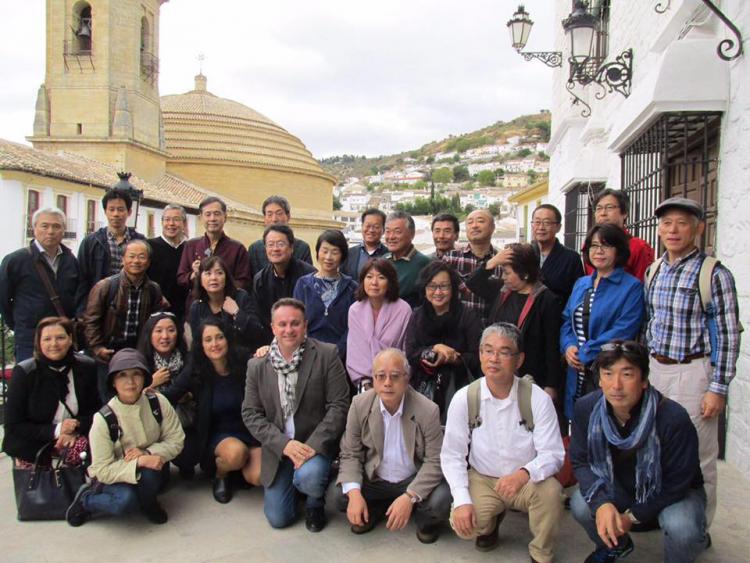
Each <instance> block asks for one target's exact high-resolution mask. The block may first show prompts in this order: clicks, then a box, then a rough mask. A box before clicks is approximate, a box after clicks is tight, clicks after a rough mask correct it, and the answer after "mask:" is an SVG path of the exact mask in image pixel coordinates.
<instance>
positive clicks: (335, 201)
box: [333, 196, 341, 211]
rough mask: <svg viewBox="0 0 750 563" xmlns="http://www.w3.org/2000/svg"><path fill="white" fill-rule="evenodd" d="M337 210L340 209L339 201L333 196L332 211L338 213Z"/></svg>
mask: <svg viewBox="0 0 750 563" xmlns="http://www.w3.org/2000/svg"><path fill="white" fill-rule="evenodd" d="M339 209H341V200H340V199H339V198H338V196H333V210H334V211H338V210H339Z"/></svg>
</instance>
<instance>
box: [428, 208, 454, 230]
mask: <svg viewBox="0 0 750 563" xmlns="http://www.w3.org/2000/svg"><path fill="white" fill-rule="evenodd" d="M447 221H450V222H451V223H453V230H454V231H456V234H458V233H460V232H461V224H460V223H459V222H458V217H456V216H455V215H453V214H452V213H440V214H438V215H435V217H434V218H433V219H432V224H431V225H430V230H432V229H434V228H435V223H438V222H447Z"/></svg>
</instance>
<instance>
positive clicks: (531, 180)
mask: <svg viewBox="0 0 750 563" xmlns="http://www.w3.org/2000/svg"><path fill="white" fill-rule="evenodd" d="M526 176H527V178H528V179H529V184H536V181H537V179H538V178H539V174H537V172H536V170H529V171H528V172H527V173H526Z"/></svg>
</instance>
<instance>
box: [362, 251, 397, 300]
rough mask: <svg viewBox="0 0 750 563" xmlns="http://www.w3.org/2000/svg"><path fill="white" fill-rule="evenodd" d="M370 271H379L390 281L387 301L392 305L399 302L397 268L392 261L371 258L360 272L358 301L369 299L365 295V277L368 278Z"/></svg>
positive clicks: (386, 294) (386, 296) (386, 293)
mask: <svg viewBox="0 0 750 563" xmlns="http://www.w3.org/2000/svg"><path fill="white" fill-rule="evenodd" d="M370 270H377V271H378V272H379V273H380V274H382V275H383V276H385V279H386V280H388V289H386V291H385V300H386V301H388V302H390V303H392V302H394V301H397V300H398V298H399V286H398V273H396V268H394V267H393V264H391V262H390V260H386V259H385V258H371V259H370V260H368V261H367V263H366V264H365V267H364V268H362V271H361V272H359V286H358V287H357V292H356V293H355V294H354V298H355V299H356V300H357V301H364V300H365V299H367V293H365V276H367V273H368V272H369V271H370Z"/></svg>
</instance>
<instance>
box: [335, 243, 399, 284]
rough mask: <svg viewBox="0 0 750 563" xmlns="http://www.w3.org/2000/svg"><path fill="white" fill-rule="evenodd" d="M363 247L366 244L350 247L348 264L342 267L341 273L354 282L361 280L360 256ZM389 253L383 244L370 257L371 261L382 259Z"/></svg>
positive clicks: (347, 257)
mask: <svg viewBox="0 0 750 563" xmlns="http://www.w3.org/2000/svg"><path fill="white" fill-rule="evenodd" d="M363 247H364V243H360V244H355V245H354V246H350V247H349V252H348V254H347V255H346V262H344V264H343V265H342V267H341V273H343V274H346V275H347V276H349V277H350V278H352V279H353V280H354V281H357V280H358V279H359V270H360V267H359V255H360V253H361V251H362V248H363ZM387 252H388V249H387V248H386V247H385V245H384V244H383V243H382V242H381V243H380V244H379V245H378V247H377V248H376V249H375V251H374V252H373V253H372V254H371V255H370V259H372V258H380V257H382V256H383V255H385V254H386V253H387ZM363 267H364V262H363Z"/></svg>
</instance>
